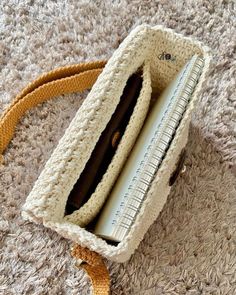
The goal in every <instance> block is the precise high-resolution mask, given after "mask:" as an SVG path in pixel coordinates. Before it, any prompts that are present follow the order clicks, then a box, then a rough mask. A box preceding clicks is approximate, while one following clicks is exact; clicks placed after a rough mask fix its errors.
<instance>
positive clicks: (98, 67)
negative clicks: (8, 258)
mask: <svg viewBox="0 0 236 295" xmlns="http://www.w3.org/2000/svg"><path fill="white" fill-rule="evenodd" d="M104 66H105V61H97V62H90V63H81V64H78V65H71V66H67V67H61V68H58V69H56V70H53V71H51V72H48V73H45V74H43V75H41V76H40V77H39V78H38V79H36V80H35V81H33V82H32V83H30V84H29V85H28V86H27V87H25V88H24V89H23V90H22V92H21V93H20V94H19V95H17V97H16V98H15V99H14V100H13V101H12V103H11V104H10V105H9V107H8V108H7V109H6V111H5V112H4V113H3V114H2V116H1V118H0V156H1V155H2V153H3V152H4V150H5V149H6V147H7V145H8V144H9V142H10V141H11V139H12V137H13V135H14V131H15V127H16V125H17V123H18V121H19V120H20V118H21V117H22V116H23V115H24V113H25V112H26V111H27V110H29V109H31V108H33V107H34V106H36V105H38V104H39V103H42V102H44V101H46V100H48V99H50V98H53V97H55V96H58V95H61V94H68V93H72V92H80V91H84V90H85V89H89V88H91V87H92V86H93V84H94V83H95V81H96V79H97V77H98V76H99V74H100V73H101V71H102V69H103V67H104ZM72 255H73V256H75V257H76V258H77V259H79V258H80V259H82V260H83V261H84V263H83V264H82V265H81V267H82V268H83V269H84V270H85V271H86V272H87V273H88V275H89V276H90V277H91V281H92V285H93V289H94V295H101V294H102V295H106V294H109V289H110V278H109V273H108V270H107V268H106V266H105V264H104V262H103V261H102V258H101V257H100V256H99V255H98V254H97V253H95V252H91V251H89V250H88V249H86V248H83V247H81V246H79V245H76V246H75V247H74V249H73V251H72Z"/></svg>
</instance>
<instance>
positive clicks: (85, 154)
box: [0, 25, 210, 294]
mask: <svg viewBox="0 0 236 295" xmlns="http://www.w3.org/2000/svg"><path fill="white" fill-rule="evenodd" d="M194 54H198V55H200V56H201V57H202V58H204V68H203V71H202V74H201V76H200V79H199V81H198V84H197V86H196V88H195V90H194V93H193V96H192V99H191V102H190V103H189V105H188V107H187V110H186V111H185V113H184V116H183V118H182V120H181V122H180V125H179V127H178V129H177V131H176V134H175V137H174V139H173V140H172V142H171V145H170V147H169V149H168V152H167V154H166V156H165V158H164V160H163V162H162V164H161V166H160V169H159V170H158V172H157V174H156V177H155V179H154V181H153V182H152V185H151V187H150V189H149V191H148V193H147V196H146V198H145V201H144V203H143V204H142V208H141V210H140V212H139V214H138V216H137V218H136V220H135V223H134V224H133V226H132V227H131V230H130V232H129V233H128V235H127V236H126V237H125V239H124V240H123V241H121V242H120V243H119V244H118V245H117V246H113V245H110V244H108V243H107V242H106V241H105V240H103V239H101V238H99V237H97V236H96V235H94V234H93V233H91V232H89V231H88V230H86V228H85V226H86V224H88V223H89V222H90V221H91V220H93V218H94V217H95V216H96V215H97V213H98V212H99V210H100V209H101V207H102V206H103V204H104V202H105V200H106V198H107V197H108V194H109V190H110V189H111V187H112V185H113V184H114V182H115V180H116V178H117V176H118V174H119V173H120V171H121V169H122V166H123V164H124V162H125V159H126V158H127V156H128V154H129V152H130V151H131V149H132V146H133V144H134V142H135V140H136V137H137V135H138V133H139V131H140V129H141V127H142V125H143V122H144V119H145V117H146V115H147V112H148V109H149V102H150V100H151V93H152V92H153V93H156V92H158V93H160V92H161V91H162V90H163V89H164V88H165V87H166V86H167V85H168V84H169V83H170V82H171V80H172V79H173V77H174V76H175V74H176V73H177V72H178V71H179V70H180V68H181V67H182V66H183V65H184V64H185V63H186V62H187V61H188V60H189V59H190V58H191V56H192V55H194ZM209 64H210V52H209V49H208V48H207V47H205V46H203V45H202V44H201V43H199V42H197V41H193V40H192V39H190V38H186V37H183V36H182V35H179V34H176V33H174V32H173V31H172V30H170V29H165V28H163V27H162V26H155V27H150V26H148V25H141V26H138V27H137V28H136V29H134V30H133V31H132V32H131V33H130V34H129V36H128V37H127V38H126V39H125V40H124V41H123V42H122V43H121V44H120V46H119V48H118V49H117V50H116V51H115V52H114V54H113V55H112V57H111V58H110V60H109V61H108V62H107V64H106V63H105V62H104V61H99V62H90V63H84V64H79V65H72V66H68V67H64V68H59V69H56V70H54V71H51V72H49V73H47V74H44V75H42V76H41V77H39V78H38V79H37V80H35V81H34V82H33V83H31V84H30V85H28V86H27V87H26V88H25V89H24V90H23V91H22V92H21V93H20V94H19V95H18V96H17V97H16V98H15V100H14V101H13V102H12V103H11V104H10V106H9V108H8V109H7V110H6V111H5V112H4V113H3V115H2V117H1V120H0V153H1V154H2V153H3V151H4V150H5V148H6V147H7V145H8V143H9V141H10V140H11V138H12V137H13V133H14V128H15V125H16V124H17V122H18V120H19V118H20V117H21V116H22V115H23V114H24V113H25V111H26V110H28V109H29V108H32V107H34V106H36V105H37V104H38V103H41V102H43V101H46V100H47V99H50V98H52V97H55V96H57V95H59V94H66V93H71V92H77V91H83V90H85V89H87V88H92V89H91V91H90V93H89V94H88V96H87V98H86V99H85V101H84V102H83V104H82V106H81V107H80V109H79V110H78V112H77V114H76V116H75V117H74V119H73V120H72V122H71V124H70V126H69V127H68V128H67V130H66V132H65V134H64V135H63V137H62V138H61V140H60V142H59V144H58V146H57V147H56V149H55V150H54V152H53V154H52V155H51V157H50V159H49V160H48V161H47V163H46V165H45V168H44V169H43V171H42V172H41V174H40V176H39V178H38V180H37V181H36V183H35V185H34V187H33V189H32V191H31V193H30V194H29V196H28V197H27V200H26V202H25V205H24V207H23V212H22V215H23V217H24V218H26V219H28V220H31V221H34V222H36V223H43V224H44V226H46V227H49V228H51V229H53V230H55V231H57V232H58V233H59V234H60V235H62V236H64V237H66V238H68V239H70V240H72V241H74V242H75V243H76V245H75V247H74V248H73V250H72V255H73V256H75V257H76V258H77V259H80V260H82V261H84V263H82V264H81V267H83V268H84V269H85V270H86V271H87V273H88V274H89V275H90V276H91V279H92V283H93V286H94V293H95V294H108V292H109V274H108V271H107V269H106V267H105V264H104V263H103V261H102V259H101V256H103V257H106V258H108V259H110V260H113V261H117V262H124V261H126V260H127V259H129V257H130V256H131V254H132V253H133V252H134V250H135V249H136V248H137V247H138V244H139V242H140V241H141V240H142V238H143V236H144V234H145V233H146V231H147V230H148V228H149V226H150V225H151V224H152V223H153V222H154V220H155V219H156V218H157V216H158V214H159V212H160V211H161V210H162V208H163V206H164V204H165V202H166V199H167V196H168V194H169V192H170V189H171V185H170V181H169V180H170V178H171V175H172V174H173V171H174V170H175V168H176V164H177V162H178V159H179V155H180V154H181V151H182V150H183V148H184V147H185V145H186V142H187V138H188V129H189V122H190V119H191V113H192V111H193V109H194V107H195V105H196V102H197V100H198V98H199V97H200V92H201V89H202V84H203V82H204V80H205V79H206V74H207V71H208V69H209ZM139 68H141V69H142V77H143V83H142V89H141V92H140V95H139V98H138V100H137V103H136V106H135V108H134V111H133V114H132V116H131V119H130V121H129V123H128V126H127V128H126V130H125V133H124V135H123V136H122V139H121V141H120V143H119V145H118V148H117V150H116V153H115V155H114V156H113V158H112V161H111V163H110V165H109V167H108V169H107V171H106V173H105V175H104V176H103V178H102V180H101V182H100V183H99V184H98V186H97V188H96V190H95V192H94V193H93V194H92V195H91V197H90V198H89V200H88V201H87V202H86V203H85V204H84V205H83V206H82V207H81V208H80V209H79V210H77V211H75V212H73V213H72V214H70V215H66V216H65V213H64V212H65V206H66V202H67V198H68V195H69V193H70V191H71V190H72V188H73V186H74V184H75V182H76V181H77V179H78V177H79V175H80V174H81V172H82V171H83V169H84V166H85V164H86V162H87V161H88V159H89V157H90V154H91V152H92V150H93V148H94V147H95V145H96V142H97V141H98V139H99V136H100V135H101V133H102V131H103V130H104V128H105V126H106V125H107V123H108V122H109V120H110V118H111V116H112V114H113V112H114V111H115V108H116V106H117V104H118V103H119V99H120V96H121V95H122V91H123V89H124V87H125V84H126V82H127V80H128V78H129V76H130V75H132V74H133V73H134V72H136V71H137V69H139ZM95 81H96V82H95ZM157 196H158V197H157Z"/></svg>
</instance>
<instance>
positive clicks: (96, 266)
mask: <svg viewBox="0 0 236 295" xmlns="http://www.w3.org/2000/svg"><path fill="white" fill-rule="evenodd" d="M71 255H72V256H74V257H75V258H76V259H78V260H82V263H81V264H80V265H79V267H82V268H83V269H84V270H85V271H86V272H87V274H88V275H89V277H90V279H91V281H92V285H93V290H94V295H108V294H109V292H110V276H109V272H108V270H107V268H106V265H105V263H104V261H103V260H102V257H101V256H100V255H99V254H97V253H95V252H92V251H90V250H89V249H88V248H83V247H81V246H80V245H78V244H76V245H75V246H74V247H73V248H72V251H71Z"/></svg>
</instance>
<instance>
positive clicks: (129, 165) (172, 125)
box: [94, 55, 204, 242]
mask: <svg viewBox="0 0 236 295" xmlns="http://www.w3.org/2000/svg"><path fill="white" fill-rule="evenodd" d="M203 64H204V61H203V59H202V58H200V57H198V56H197V55H194V56H193V57H192V58H191V59H190V61H189V62H187V64H186V65H185V66H184V67H183V68H182V69H181V71H180V72H179V73H178V74H177V76H176V78H175V79H174V80H173V81H172V83H170V85H169V86H168V87H167V88H166V89H165V91H164V92H163V93H162V94H161V95H160V97H158V98H157V100H156V102H155V104H154V106H153V109H152V110H151V112H150V114H149V115H148V118H147V120H146V122H145V124H144V127H143V129H142V130H141V132H140V135H139V137H138V139H137V141H136V143H135V146H134V148H133V150H132V152H131V154H130V156H129V158H128V160H127V162H126V164H125V166H124V168H123V170H122V172H121V174H120V176H119V177H118V179H117V182H116V183H115V185H114V187H113V189H112V191H111V194H110V196H109V197H108V200H107V202H106V204H105V206H104V208H103V209H102V212H101V214H100V216H99V218H98V221H97V223H96V226H95V230H94V233H95V234H96V235H98V236H100V237H102V238H105V239H107V240H111V241H115V242H120V241H121V240H123V239H124V237H125V236H126V235H127V233H128V232H129V230H130V228H131V226H132V224H133V223H134V220H135V218H136V216H137V214H138V212H139V211H140V208H141V206H142V203H143V201H144V199H145V197H146V195H147V191H148V189H149V187H150V184H151V182H152V180H153V178H154V177H155V174H156V172H157V171H158V168H159V167H160V164H161V162H162V160H163V158H164V157H165V154H166V152H167V150H168V147H169V146H170V143H171V141H172V139H173V137H174V134H175V132H176V129H177V128H178V125H179V123H180V120H181V118H182V116H183V114H184V112H185V109H186V106H187V104H188V103H189V101H190V99H191V96H192V93H193V91H194V88H195V86H196V84H197V81H198V78H199V76H200V74H201V71H202V68H203ZM157 202H158V199H157Z"/></svg>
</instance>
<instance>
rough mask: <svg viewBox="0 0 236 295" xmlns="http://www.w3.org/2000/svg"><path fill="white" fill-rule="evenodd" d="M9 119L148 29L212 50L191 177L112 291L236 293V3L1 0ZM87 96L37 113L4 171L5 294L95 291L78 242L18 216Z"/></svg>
mask: <svg viewBox="0 0 236 295" xmlns="http://www.w3.org/2000/svg"><path fill="white" fill-rule="evenodd" d="M0 9H1V10H0V31H1V35H0V69H1V72H0V112H2V111H3V110H4V109H5V108H6V107H7V105H8V103H9V102H10V101H11V100H12V99H13V98H14V96H15V95H16V94H17V93H18V92H19V91H20V90H21V89H22V87H24V86H25V85H26V84H27V83H28V82H30V81H32V80H33V79H34V78H36V77H37V76H38V75H39V74H41V73H42V72H45V71H49V70H51V69H53V68H55V67H58V66H61V65H68V64H73V63H78V62H81V61H85V60H95V59H104V58H109V56H111V54H112V52H113V51H114V50H115V48H117V46H118V45H119V43H120V42H121V40H122V39H123V38H124V37H125V36H126V35H127V34H128V33H129V31H130V30H131V29H132V28H134V27H136V26H137V25H138V24H142V23H148V24H152V25H155V24H163V25H165V26H168V27H170V28H173V29H175V30H176V31H177V32H181V33H183V34H184V35H188V36H193V37H195V38H197V39H199V40H201V41H203V42H204V43H205V44H207V45H208V46H210V47H211V48H212V51H213V55H214V60H213V66H212V68H211V72H210V75H209V77H208V82H207V84H206V85H205V89H204V94H203V95H202V97H201V101H200V103H199V106H198V108H197V109H196V111H195V113H194V116H193V119H192V125H191V129H190V137H189V143H188V146H187V159H186V166H187V172H186V174H184V175H182V176H181V177H180V178H179V179H178V181H177V182H176V184H175V185H174V187H173V190H172V192H171V194H170V196H169V198H168V202H167V203H166V205H165V207H164V209H163V211H162V213H161V214H160V216H159V217H158V219H157V220H156V222H155V223H154V224H153V225H152V226H151V228H150V230H149V231H148V233H147V234H146V236H145V239H144V240H143V241H142V243H141V244H140V247H139V248H138V249H137V251H136V252H135V254H134V255H133V256H132V258H131V259H130V261H128V262H127V263H124V264H117V263H111V262H107V263H108V266H109V271H110V273H111V277H112V294H119V295H121V294H148V295H151V294H153V295H154V294H155V295H158V294H189V295H190V294H191V295H193V294H212V295H213V294H214V295H215V294H236V187H235V184H236V181H235V172H236V163H235V162H236V97H235V77H236V67H235V53H236V44H235V40H236V38H235V36H236V26H235V23H236V19H235V17H236V14H235V2H234V1H227V0H214V1H207V0H205V1H203V0H190V1H187V0H186V1H184V0H180V1H170V0H169V1H167V0H160V1H148V0H146V1H143V0H134V1H128V0H120V1H115V0H114V1H86V0H80V1H76V0H72V1H66V0H59V1H46V0H39V1H34V0H25V1H19V0H2V1H1V3H0ZM84 98H85V95H83V96H82V95H69V96H62V97H58V98H56V99H54V100H53V101H50V102H47V103H44V104H42V105H40V106H38V107H37V108H35V109H33V110H31V111H29V112H27V114H26V116H25V117H24V118H22V120H21V122H20V124H19V125H18V127H17V132H16V134H15V137H14V139H13V140H12V142H11V144H10V146H9V148H8V149H7V151H6V152H5V154H4V156H5V165H4V166H0V202H1V210H0V294H4V295H10V294H35V295H39V294H50V295H54V294H55V295H60V294H82V295H84V294H90V293H91V290H90V284H89V279H88V278H87V276H86V275H85V274H84V273H83V271H81V270H77V269H76V268H74V266H73V261H72V259H71V257H70V254H69V248H70V242H68V241H67V240H65V239H63V238H62V237H60V236H58V235H57V234H56V233H54V232H52V231H51V230H48V229H45V228H44V227H43V226H37V225H35V224H32V223H29V222H25V221H23V219H22V218H21V215H20V209H21V206H22V205H23V203H24V201H25V198H26V196H27V195H28V193H29V192H30V190H31V189H32V186H33V184H34V182H35V180H36V179H37V177H38V175H39V173H40V171H41V170H42V169H43V166H44V164H45V162H46V161H47V159H48V158H49V156H50V154H51V153H52V151H53V149H54V148H55V146H56V145H57V142H58V140H59V138H60V137H61V136H62V134H63V132H64V131H65V129H66V127H67V126H68V124H69V122H70V120H71V119H72V118H73V116H74V115H75V112H76V111H77V110H78V108H79V106H80V105H81V102H82V100H83V99H84Z"/></svg>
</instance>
